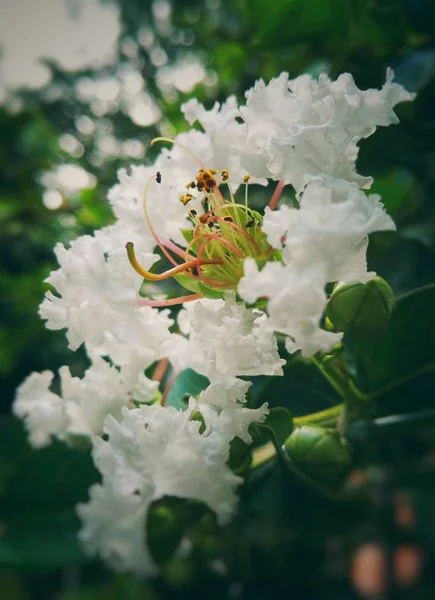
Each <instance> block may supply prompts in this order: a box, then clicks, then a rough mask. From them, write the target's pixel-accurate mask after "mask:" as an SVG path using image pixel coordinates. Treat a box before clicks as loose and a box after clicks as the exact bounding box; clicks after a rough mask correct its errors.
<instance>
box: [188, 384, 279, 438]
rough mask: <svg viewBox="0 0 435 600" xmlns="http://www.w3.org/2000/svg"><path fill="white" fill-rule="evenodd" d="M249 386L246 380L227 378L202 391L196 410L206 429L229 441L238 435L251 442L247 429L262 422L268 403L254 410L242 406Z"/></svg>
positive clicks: (267, 410)
mask: <svg viewBox="0 0 435 600" xmlns="http://www.w3.org/2000/svg"><path fill="white" fill-rule="evenodd" d="M250 385H251V383H250V382H249V381H243V380H242V379H237V378H227V379H225V380H222V381H219V382H216V383H211V384H210V385H209V386H208V387H207V388H206V389H205V390H204V391H203V392H201V394H200V396H199V399H198V402H197V404H196V408H197V410H199V411H200V412H201V413H202V415H203V417H204V420H205V424H206V426H207V428H208V429H211V430H216V431H219V433H221V434H222V435H224V436H226V437H228V438H229V439H230V440H232V439H233V438H234V437H236V436H237V437H239V438H241V439H242V440H243V441H244V442H246V443H247V444H249V443H251V442H252V437H251V435H250V433H249V432H248V429H249V426H250V425H251V424H252V423H262V422H263V421H264V420H265V418H266V415H267V413H268V412H269V409H268V404H267V402H265V403H264V404H263V405H262V406H260V407H259V408H254V409H253V408H247V407H246V406H244V404H245V402H246V392H247V390H248V388H249V387H250Z"/></svg>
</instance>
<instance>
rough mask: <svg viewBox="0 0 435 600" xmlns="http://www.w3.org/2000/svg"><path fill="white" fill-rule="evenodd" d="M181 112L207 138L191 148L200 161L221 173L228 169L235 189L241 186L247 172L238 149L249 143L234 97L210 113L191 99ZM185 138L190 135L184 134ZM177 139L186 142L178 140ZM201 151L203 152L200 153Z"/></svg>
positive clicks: (256, 181) (218, 105)
mask: <svg viewBox="0 0 435 600" xmlns="http://www.w3.org/2000/svg"><path fill="white" fill-rule="evenodd" d="M181 110H182V111H183V113H184V116H185V117H186V120H187V121H188V123H189V125H192V124H193V123H195V121H198V123H200V125H201V126H202V127H203V129H204V131H205V134H202V135H203V138H202V143H200V144H199V148H198V144H197V145H196V146H193V145H190V146H191V148H192V151H193V152H194V153H195V154H196V155H197V156H199V157H200V159H201V161H202V162H203V163H204V164H206V165H207V168H213V169H215V170H216V171H217V172H218V173H219V172H220V171H221V170H222V169H225V170H227V171H229V173H230V177H231V183H232V186H233V188H234V189H237V187H238V186H239V185H240V184H241V183H242V181H243V178H244V176H245V175H246V173H247V172H246V169H245V168H243V167H242V165H241V163H240V152H239V151H238V150H237V146H240V145H241V144H243V143H244V142H245V140H246V133H247V130H246V125H245V124H244V123H240V122H238V120H237V117H240V112H239V108H238V106H237V101H236V98H235V96H230V97H229V98H228V100H227V101H226V102H225V103H224V104H222V106H221V105H220V104H219V103H218V102H216V103H215V105H214V106H213V108H212V109H211V110H206V109H205V108H204V106H203V105H202V104H199V102H198V101H197V100H196V99H194V98H192V99H191V100H189V101H188V102H186V103H185V104H183V105H182V107H181ZM184 135H185V136H186V135H187V134H184ZM177 139H180V141H181V140H182V139H183V138H182V137H181V136H179V137H178V138H177ZM199 149H201V152H198V151H199ZM251 183H262V184H264V183H266V182H265V180H262V179H253V180H252V181H251Z"/></svg>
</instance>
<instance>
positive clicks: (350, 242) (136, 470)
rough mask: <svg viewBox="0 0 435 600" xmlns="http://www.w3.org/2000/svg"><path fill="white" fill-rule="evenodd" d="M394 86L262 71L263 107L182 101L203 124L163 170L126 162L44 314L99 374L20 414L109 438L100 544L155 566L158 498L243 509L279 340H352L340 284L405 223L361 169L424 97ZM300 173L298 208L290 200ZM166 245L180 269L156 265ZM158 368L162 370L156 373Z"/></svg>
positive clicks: (357, 273)
mask: <svg viewBox="0 0 435 600" xmlns="http://www.w3.org/2000/svg"><path fill="white" fill-rule="evenodd" d="M392 80H393V73H392V71H388V72H387V81H386V83H385V85H384V86H383V87H382V89H380V90H366V91H361V90H359V89H358V88H357V87H356V85H355V83H354V81H353V79H352V77H351V75H349V74H344V75H341V76H340V77H338V79H337V80H336V81H332V80H331V79H329V78H328V76H327V75H325V74H323V75H321V76H320V77H319V78H318V79H317V80H315V79H313V78H311V77H310V76H308V75H303V76H301V77H298V78H296V79H294V80H292V81H291V80H289V77H288V74H287V73H282V74H281V75H280V76H279V77H277V78H276V79H273V80H272V81H271V82H270V83H268V84H266V83H264V82H263V81H262V80H260V81H257V82H256V84H255V85H254V87H253V88H252V89H251V90H249V91H248V92H247V93H246V105H245V106H241V107H238V106H237V102H236V100H235V98H234V97H230V98H229V99H228V100H227V102H225V103H223V104H222V105H219V104H215V106H214V107H213V108H212V109H211V110H206V109H205V108H204V107H203V106H202V105H201V104H199V103H198V102H197V101H196V100H191V101H189V102H187V103H186V104H185V105H184V106H183V107H182V110H183V112H184V114H185V117H186V119H187V121H188V122H189V124H190V125H192V124H194V123H198V124H199V125H200V126H201V127H202V129H203V131H199V130H194V129H191V130H189V131H187V132H185V133H181V134H179V135H177V136H176V137H175V138H174V139H172V140H170V139H167V138H157V139H156V140H154V142H159V143H160V142H161V143H164V144H167V143H169V144H170V146H169V147H167V145H165V146H164V147H163V148H162V150H161V152H160V154H159V155H158V157H157V159H156V160H155V162H154V163H153V164H152V165H151V164H149V165H147V166H135V167H131V168H130V169H129V170H121V171H120V172H119V183H118V184H117V185H115V186H114V187H113V188H112V190H111V191H110V193H109V202H110V205H111V206H112V209H113V212H114V214H115V217H116V222H115V224H114V225H112V226H110V227H105V228H104V229H102V230H100V231H97V232H96V233H95V234H94V235H93V236H82V237H80V238H78V239H77V240H76V241H74V242H72V244H71V246H70V248H69V249H66V248H65V247H64V246H63V245H62V244H59V245H58V246H57V247H56V250H55V251H56V256H57V259H58V262H59V265H60V268H59V269H58V270H56V271H54V272H52V273H51V275H50V276H49V278H48V279H47V282H48V283H49V284H50V285H51V286H52V288H53V291H50V292H48V293H47V295H46V298H45V300H44V301H43V303H42V305H41V308H40V314H41V316H42V317H43V318H44V319H45V320H46V321H47V327H48V328H50V329H66V330H67V337H68V341H69V345H70V348H71V349H73V350H75V349H77V348H78V347H79V346H80V345H82V344H84V346H85V348H86V350H87V352H88V354H89V356H90V357H91V360H92V366H91V367H90V369H88V371H87V372H86V373H85V375H84V377H83V379H78V378H75V377H72V376H71V374H70V372H69V370H68V369H67V368H66V367H63V368H62V369H61V370H60V379H61V388H62V392H61V395H58V394H55V393H54V392H53V391H52V390H51V389H50V387H51V383H52V380H53V374H52V373H50V372H48V371H46V372H44V373H40V374H37V373H34V374H32V375H30V377H29V378H28V379H27V380H26V381H25V382H24V383H23V384H22V385H21V386H20V388H19V389H18V393H17V398H16V401H15V405H14V412H15V413H16V414H17V415H18V416H21V417H23V418H24V419H25V422H26V427H27V429H28V431H29V438H30V442H31V443H32V444H33V445H34V446H43V445H46V444H48V443H49V442H50V441H51V439H52V438H60V439H64V440H66V441H70V440H72V439H73V438H74V436H77V435H80V436H88V437H90V438H91V439H92V444H93V458H94V462H95V464H96V466H97V468H98V470H99V471H100V473H101V475H102V483H101V484H98V485H95V486H93V487H92V488H91V490H90V500H89V502H88V503H87V504H82V505H80V506H79V507H78V513H79V516H80V518H81V519H82V524H83V526H82V529H81V532H80V539H81V541H82V543H83V545H84V547H85V549H86V551H87V552H88V553H89V554H93V555H99V556H100V557H101V558H103V559H104V560H105V561H107V562H108V563H109V564H110V565H112V566H113V568H115V569H118V570H127V571H133V572H135V573H137V574H140V575H151V574H154V573H155V572H156V565H155V563H154V561H153V558H152V555H151V552H150V550H149V548H148V545H147V527H146V524H147V518H148V510H149V508H150V506H151V504H152V503H153V502H154V501H156V500H159V499H161V498H163V497H164V496H175V497H178V498H185V499H193V500H198V501H202V502H204V503H205V504H206V505H207V506H209V507H210V509H211V510H213V511H214V513H215V514H216V517H217V520H218V522H219V523H226V522H227V521H228V520H229V519H230V518H231V517H232V515H233V514H234V511H235V509H236V505H237V496H236V489H237V487H238V486H239V485H240V483H241V482H242V479H241V478H240V477H238V476H236V475H235V474H234V473H233V472H232V471H231V469H230V468H229V466H228V464H227V463H228V458H229V452H230V443H231V441H232V440H233V439H234V438H236V437H238V438H240V439H242V440H243V441H244V442H246V443H247V444H249V443H251V442H252V434H253V431H255V429H254V428H252V427H251V425H252V424H254V423H262V422H264V420H265V419H266V416H267V413H268V405H267V403H264V404H263V405H262V406H260V407H259V408H255V409H252V408H248V407H247V393H248V390H249V387H250V385H251V383H250V382H249V381H244V380H243V379H241V377H255V376H257V375H268V376H279V375H282V374H283V370H282V367H283V364H284V363H285V360H284V359H281V358H280V356H279V353H278V345H277V340H276V333H279V334H282V335H283V336H285V344H286V348H287V350H288V351H289V352H295V351H296V350H300V351H301V353H302V355H304V356H307V357H309V356H313V355H314V354H316V353H317V352H319V351H326V350H329V349H330V348H331V347H333V346H334V345H335V344H336V343H338V342H340V340H341V337H342V334H341V333H334V332H331V331H325V330H324V329H323V327H322V322H323V315H324V309H325V303H326V301H327V295H326V293H325V286H326V284H328V283H331V282H335V281H339V280H340V281H360V282H365V281H367V280H368V279H370V277H372V275H373V274H372V273H368V272H367V264H366V251H367V244H368V236H369V234H371V233H372V232H375V231H388V230H392V229H394V223H393V222H392V220H391V218H390V217H389V216H388V215H387V214H386V212H385V210H384V208H383V206H382V204H381V203H380V199H379V197H378V196H376V195H367V194H366V193H365V192H364V191H362V189H363V188H369V187H370V185H371V181H372V180H371V178H370V177H365V176H362V175H360V174H358V173H357V170H356V160H357V155H358V146H357V144H358V142H359V141H360V140H361V139H363V138H366V137H368V136H370V135H371V134H372V133H373V132H374V131H375V129H376V127H378V126H388V125H390V124H393V123H397V121H398V120H397V117H396V115H395V113H394V110H393V109H394V107H395V105H396V104H397V103H398V102H402V101H408V100H412V99H413V97H414V96H413V94H409V93H408V92H406V91H405V90H404V89H403V88H402V87H401V86H400V85H397V84H395V83H393V81H392ZM267 179H268V180H275V181H277V180H278V184H277V185H276V189H275V191H274V192H273V193H272V194H271V198H270V201H269V207H268V208H266V209H265V211H264V217H262V216H261V214H259V212H257V211H256V210H253V209H252V208H251V207H250V206H249V186H248V183H266V182H267ZM241 183H244V184H246V185H245V188H244V191H243V192H244V198H243V201H242V202H240V201H239V200H240V198H239V195H240V191H239V193H238V194H235V193H234V192H235V190H236V189H237V188H238V187H239V186H240V184H241ZM288 184H291V185H292V186H293V188H294V190H295V192H296V200H297V202H295V205H294V206H292V207H289V206H281V207H280V208H279V209H278V210H274V209H275V208H276V206H277V202H278V200H279V197H280V194H281V192H282V189H283V187H284V186H285V185H288ZM161 254H164V255H165V260H166V261H167V262H166V265H167V267H165V268H166V270H165V271H164V272H162V269H159V267H160V265H158V267H157V269H155V268H154V264H155V263H156V262H157V261H158V260H159V257H160V255H161ZM168 263H171V264H170V265H168ZM172 277H174V278H175V279H176V281H177V285H180V286H181V287H183V288H184V289H185V291H183V292H181V293H180V294H178V295H177V297H173V296H172V295H171V296H170V297H168V298H166V297H163V298H159V297H158V296H157V295H156V293H155V292H156V286H157V283H158V282H160V281H162V280H165V279H169V278H172ZM150 281H151V282H152V285H149V284H148V283H145V282H150ZM167 289H168V288H167ZM172 289H175V288H174V287H171V293H172ZM145 294H148V296H149V295H150V294H151V297H145V296H144V295H145ZM162 295H163V296H165V294H164V293H163V294H162ZM258 301H259V303H258V304H257V306H252V307H250V306H249V304H255V303H257V302H258ZM177 304H179V305H181V304H182V305H183V306H184V308H183V309H182V310H181V311H180V312H179V314H178V323H177V324H178V331H177V329H175V330H174V329H173V327H174V326H175V323H174V320H173V318H172V317H173V316H174V315H173V314H171V312H170V310H171V308H170V307H172V306H174V305H177ZM258 306H260V307H261V309H262V310H259V308H258ZM106 359H107V361H108V362H106ZM156 361H159V363H158V364H157V368H156V370H155V371H154V374H153V378H154V377H155V378H156V381H150V380H149V379H148V378H147V377H146V375H145V369H147V368H148V367H150V366H151V365H152V364H153V363H155V362H156ZM168 361H169V362H170V363H171V368H172V373H167V372H166V371H165V369H166V368H167V363H168ZM188 368H190V369H194V370H195V371H196V372H197V373H199V374H202V375H204V376H205V377H207V378H208V380H209V386H208V387H207V388H206V389H205V390H204V391H202V392H201V394H199V396H198V397H196V398H190V400H189V406H188V407H187V408H186V410H185V411H177V410H175V409H174V408H172V407H169V406H165V402H167V401H168V397H169V396H168V390H169V387H170V382H172V381H174V380H175V377H176V375H177V373H178V372H180V371H182V370H184V369H188ZM162 377H164V379H163V380H164V381H167V382H168V383H167V384H166V387H165V389H162V390H161V391H162V394H161V397H160V402H161V404H156V400H157V398H156V395H157V394H156V392H157V388H158V387H159V378H162ZM147 402H149V403H151V402H153V404H150V405H142V406H141V407H140V408H133V407H134V406H136V405H137V403H147ZM198 412H200V413H201V415H202V418H200V419H199V420H198V417H200V415H198V414H197V413H198ZM195 413H196V414H195Z"/></svg>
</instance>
